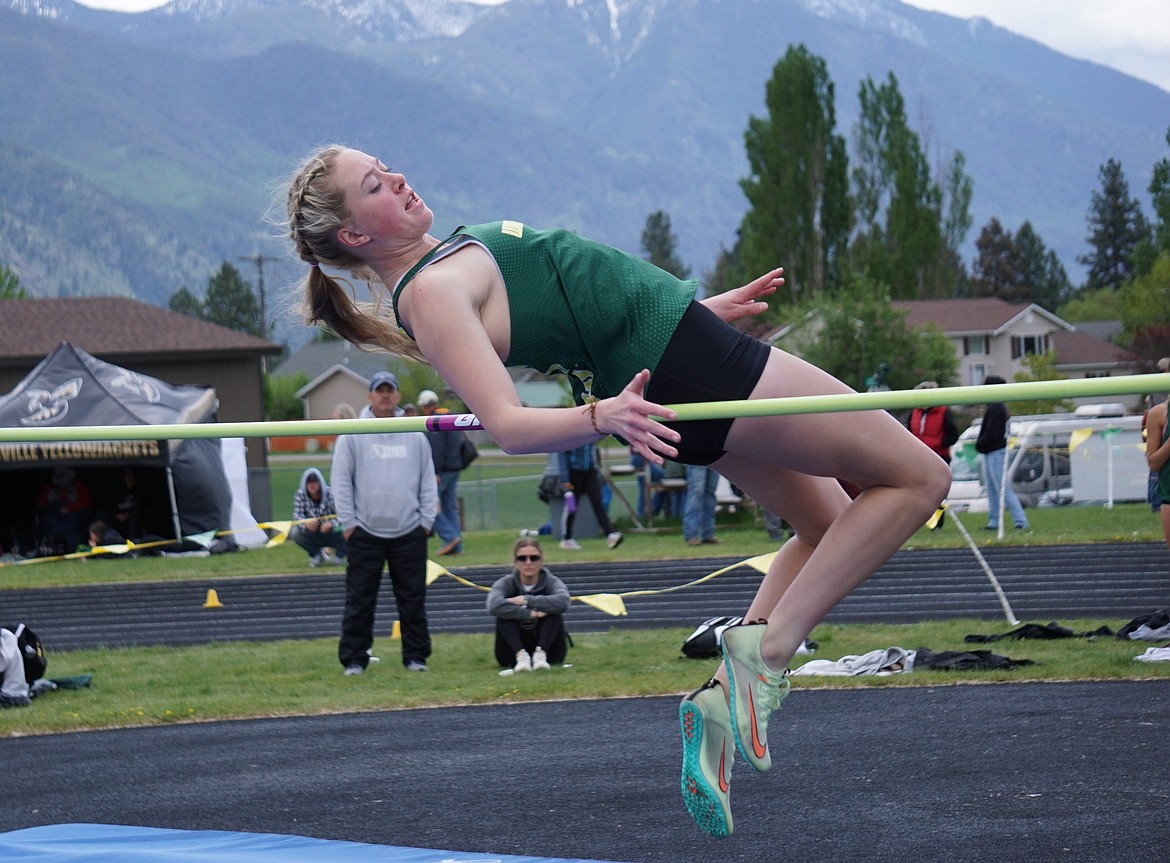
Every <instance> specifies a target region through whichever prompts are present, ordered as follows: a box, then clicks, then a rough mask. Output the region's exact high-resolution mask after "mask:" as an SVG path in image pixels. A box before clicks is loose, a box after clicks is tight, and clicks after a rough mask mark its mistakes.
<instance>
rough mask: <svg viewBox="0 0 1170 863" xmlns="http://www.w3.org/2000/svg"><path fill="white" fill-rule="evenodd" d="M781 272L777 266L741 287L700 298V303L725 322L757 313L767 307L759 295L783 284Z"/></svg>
mask: <svg viewBox="0 0 1170 863" xmlns="http://www.w3.org/2000/svg"><path fill="white" fill-rule="evenodd" d="M783 273H784V268H783V267H778V268H777V269H775V270H772V272H770V273H764V275H762V276H760V277H759V278H758V279H756V280H754V281H751V282H748V283H747V284H746V285H744V286H743V287H742V288H734V289H732V290H730V291H724V292H723V293H722V294H716V295H715V296H713V297H707V299H705V300H702V303H703V305H704V306H706V307H707V308H709V309H710V310H711V311H713V312H714V313H715V314H716V315H718V316H719V317H720V318H721V319H722V320H724V321H726V322H727V323H731V322H732V321H737V320H739V319H740V318H746V317H748V316H750V315H758V314H760V313H761V312H763V311H765V310H766V309H767V308H768V304H767V303H765V302H763V301H762V300H761V299H760V297H766V296H768V295H769V294H774V293H776V289H777V288H779V287H780V286H781V285H782V284H784V277H783Z"/></svg>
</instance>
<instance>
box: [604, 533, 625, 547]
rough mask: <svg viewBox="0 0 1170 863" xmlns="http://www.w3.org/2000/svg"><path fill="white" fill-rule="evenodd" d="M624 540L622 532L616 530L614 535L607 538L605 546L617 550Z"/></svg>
mask: <svg viewBox="0 0 1170 863" xmlns="http://www.w3.org/2000/svg"><path fill="white" fill-rule="evenodd" d="M622 539H624V537H623V536H622V534H621V531H619V530H615V531H614V532H613V533H611V534H608V535H607V536H606V537H605V545H606V547H607V548H617V547H618V546H619V545H621V544H622Z"/></svg>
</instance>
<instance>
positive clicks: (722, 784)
mask: <svg viewBox="0 0 1170 863" xmlns="http://www.w3.org/2000/svg"><path fill="white" fill-rule="evenodd" d="M726 758H727V744H726V743H724V744H723V747H722V748H721V749H720V751H719V790H720V791H721V792H723V793H724V794H726V793H727V789H728V788H730V787H731V783H730V782H728V781H727V778H726V777H727V773H726V771H724V769H723V765H724V759H726Z"/></svg>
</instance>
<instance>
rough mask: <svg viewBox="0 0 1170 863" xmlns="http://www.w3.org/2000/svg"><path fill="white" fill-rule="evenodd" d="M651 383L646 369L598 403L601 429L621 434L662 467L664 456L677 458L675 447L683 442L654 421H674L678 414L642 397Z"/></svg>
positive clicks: (640, 452)
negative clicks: (618, 390) (622, 387)
mask: <svg viewBox="0 0 1170 863" xmlns="http://www.w3.org/2000/svg"><path fill="white" fill-rule="evenodd" d="M649 381H650V372H649V371H648V370H647V369H642V371H640V372H638V373H637V374H636V375H634V379H633V380H632V381H630V382H629V383H628V384H626V387H625V389H623V390H622V391H621V393H619V394H618V395H616V396H614V397H613V398H611V399H604V400H603V401H600V402H598V403H597V427H598V428H600V429H601V430H602V431H603V432H605V433H606V434H616V435H620V436H621V437H623V438H625V439H626V440H627V441H628V442H629V444H630V446H631V447H632V448H633V450H634V452H636V453H638V455H640V456H642V457H644V458H647V459H649V460H650V461H651V462H653V463H654V464H662V462H663V457H665V458H675V457H676V456H677V455H678V450H676V449H675V448H674V446H673V445H674V444H677V443H678V442H679V441H680V440H681V436H680V435H679V433H678V432H676V431H674V430H673V429H670V428H667V427H666V426H665V425H663V424H662V423H661V422H660V421H659V419H654V417H658V418H660V419H663V420H667V421H670V420H674V419H675V418H676V416H677V415H676V414H675V412H674V411H672V410H668V409H667V408H665V407H663V406H662V405H659V404H654V403H653V402H648V401H646V399H645V398H643V397H642V393H643V392H644V391H645V389H646V384H647V383H649Z"/></svg>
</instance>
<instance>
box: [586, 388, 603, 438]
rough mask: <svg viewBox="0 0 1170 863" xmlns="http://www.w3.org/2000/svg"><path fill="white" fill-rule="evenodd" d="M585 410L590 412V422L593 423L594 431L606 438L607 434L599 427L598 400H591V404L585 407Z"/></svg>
mask: <svg viewBox="0 0 1170 863" xmlns="http://www.w3.org/2000/svg"><path fill="white" fill-rule="evenodd" d="M585 410H587V411H588V412H589V422H591V423H593V430H594V431H595V432H597V433H598V434H599V435H601V436H602V437H605V434H604V433H603V432H602V431H601V429H599V428H598V427H597V399H596V398H590V399H589V403H588V404H587V405H586V406H585Z"/></svg>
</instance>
